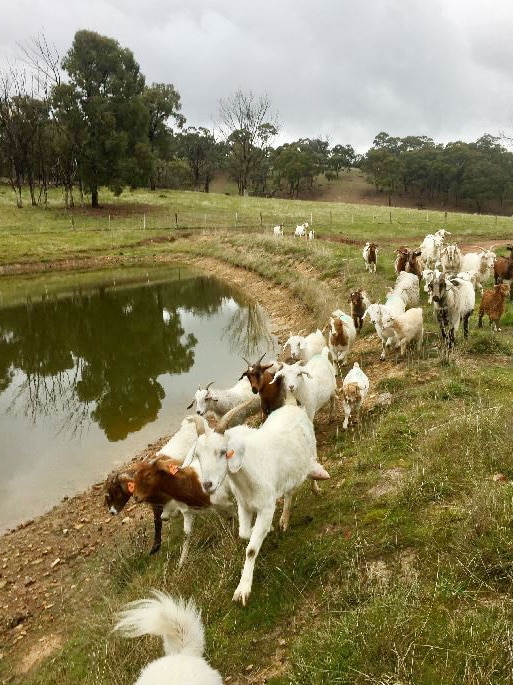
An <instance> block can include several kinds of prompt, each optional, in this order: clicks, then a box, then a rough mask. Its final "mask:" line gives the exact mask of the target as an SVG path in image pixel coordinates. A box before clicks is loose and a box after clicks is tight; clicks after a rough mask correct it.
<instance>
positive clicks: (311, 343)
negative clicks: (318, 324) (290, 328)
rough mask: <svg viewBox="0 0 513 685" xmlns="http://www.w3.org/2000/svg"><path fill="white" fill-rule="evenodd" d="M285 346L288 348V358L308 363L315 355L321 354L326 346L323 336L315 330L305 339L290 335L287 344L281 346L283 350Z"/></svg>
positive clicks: (300, 336)
mask: <svg viewBox="0 0 513 685" xmlns="http://www.w3.org/2000/svg"><path fill="white" fill-rule="evenodd" d="M287 345H288V346H289V347H290V356H291V357H292V358H293V359H302V360H304V361H306V362H307V361H309V360H310V359H311V358H312V357H315V355H316V354H320V353H321V352H322V348H323V347H324V346H325V345H326V341H325V340H324V335H323V334H322V332H321V331H320V330H319V329H317V330H316V331H314V332H313V333H310V334H309V335H307V336H306V337H305V336H303V335H292V334H291V335H290V336H289V338H288V340H287V342H286V343H285V344H284V345H283V350H285V349H286V347H287Z"/></svg>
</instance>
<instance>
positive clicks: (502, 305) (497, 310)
mask: <svg viewBox="0 0 513 685" xmlns="http://www.w3.org/2000/svg"><path fill="white" fill-rule="evenodd" d="M509 294H510V286H509V284H508V283H498V284H497V285H496V286H494V287H493V288H492V289H490V290H485V291H484V292H483V296H482V298H481V304H480V305H479V321H478V326H479V328H482V326H483V316H484V315H485V314H488V318H489V320H490V325H491V326H492V329H493V330H494V331H500V330H501V329H500V328H499V324H500V321H501V316H502V315H503V314H504V310H505V309H506V298H507V297H508V295H509Z"/></svg>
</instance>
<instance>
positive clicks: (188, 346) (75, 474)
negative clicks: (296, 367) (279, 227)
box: [0, 266, 277, 532]
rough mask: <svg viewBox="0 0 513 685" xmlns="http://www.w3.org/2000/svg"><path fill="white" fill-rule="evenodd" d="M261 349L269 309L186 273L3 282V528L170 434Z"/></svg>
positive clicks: (268, 340) (268, 342)
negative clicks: (191, 407) (206, 390)
mask: <svg viewBox="0 0 513 685" xmlns="http://www.w3.org/2000/svg"><path fill="white" fill-rule="evenodd" d="M264 352H267V353H269V355H271V356H273V355H274V356H275V355H276V353H277V348H276V340H275V338H274V336H272V334H271V333H270V330H269V327H268V322H267V320H266V317H265V314H264V312H263V311H262V309H261V308H260V307H259V306H258V305H257V304H256V303H255V302H254V301H251V300H249V299H248V298H247V297H245V296H244V295H243V294H242V293H241V292H240V291H237V290H235V289H234V288H232V287H231V286H229V285H228V284H226V283H224V282H223V281H220V280H217V279H215V278H212V277H210V276H205V275H203V274H201V273H200V272H198V271H194V270H192V269H190V268H189V267H186V266H172V267H169V266H168V267H166V268H162V267H159V268H151V269H148V268H141V267H139V268H125V269H117V270H113V271H108V272H106V271H102V272H95V273H91V272H87V273H74V274H72V275H70V274H67V275H63V274H44V275H42V276H41V275H39V276H35V277H25V278H23V279H20V278H5V277H4V278H3V279H2V281H0V434H1V436H2V439H1V442H0V459H1V464H2V474H3V477H2V483H1V486H0V532H4V531H5V530H7V529H8V528H11V527H13V526H15V525H17V524H18V523H20V522H22V521H24V520H26V519H28V518H31V517H33V516H35V515H38V514H41V513H43V512H44V511H47V510H48V509H50V508H51V507H52V506H53V505H55V504H56V503H57V502H59V501H60V500H61V499H62V497H63V496H65V495H67V496H71V495H73V494H75V493H77V492H79V491H80V490H83V489H85V488H86V487H88V486H89V485H91V484H93V483H95V482H98V481H99V480H102V479H103V478H104V477H105V476H106V475H107V473H109V471H111V470H112V468H114V467H115V466H117V465H121V464H122V463H124V462H126V461H127V460H129V459H130V458H131V457H132V456H133V455H134V454H135V453H137V451H139V450H141V449H143V448H144V447H146V446H147V444H148V443H151V442H153V441H155V440H156V439H158V438H159V437H161V436H164V435H169V434H171V433H173V432H174V431H175V430H176V429H177V428H178V427H179V425H180V422H181V420H182V419H183V417H184V416H185V415H186V414H188V413H190V412H188V411H187V410H186V407H187V405H188V404H189V403H190V402H191V400H192V397H193V395H194V392H195V390H196V389H197V387H198V385H199V384H201V385H202V386H204V385H205V384H206V383H208V382H210V381H214V382H215V385H217V386H218V387H228V386H230V385H233V384H234V383H235V382H236V381H237V380H238V377H239V375H240V373H241V372H242V371H243V370H244V369H245V368H246V364H245V362H244V361H243V360H242V358H241V357H245V358H246V359H249V360H252V359H255V358H258V357H259V356H260V355H261V354H263V353H264ZM214 387H215V386H214Z"/></svg>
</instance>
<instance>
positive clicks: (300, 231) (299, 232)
mask: <svg viewBox="0 0 513 685" xmlns="http://www.w3.org/2000/svg"><path fill="white" fill-rule="evenodd" d="M308 226H309V223H308V221H305V223H304V224H300V225H299V226H296V230H295V231H294V237H295V238H305V237H306V229H307V228H308Z"/></svg>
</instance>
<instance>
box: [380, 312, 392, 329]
mask: <svg viewBox="0 0 513 685" xmlns="http://www.w3.org/2000/svg"><path fill="white" fill-rule="evenodd" d="M394 321H395V316H393V315H392V314H391V313H390V312H389V311H385V312H384V314H383V316H382V317H381V326H382V327H383V328H392V326H393V325H394Z"/></svg>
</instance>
